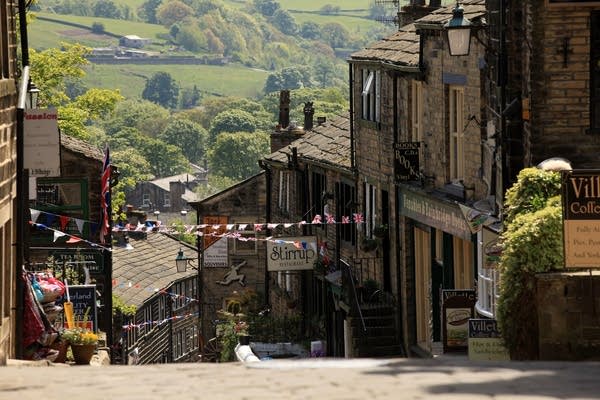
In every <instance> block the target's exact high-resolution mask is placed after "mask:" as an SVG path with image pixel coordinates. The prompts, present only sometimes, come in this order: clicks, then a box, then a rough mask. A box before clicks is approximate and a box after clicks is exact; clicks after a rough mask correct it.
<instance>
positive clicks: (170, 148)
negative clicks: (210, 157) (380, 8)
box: [140, 138, 190, 178]
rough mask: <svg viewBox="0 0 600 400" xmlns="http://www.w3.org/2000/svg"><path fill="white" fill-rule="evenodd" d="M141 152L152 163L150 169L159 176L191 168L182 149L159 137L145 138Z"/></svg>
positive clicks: (179, 172) (178, 172)
mask: <svg viewBox="0 0 600 400" xmlns="http://www.w3.org/2000/svg"><path fill="white" fill-rule="evenodd" d="M140 153H141V154H142V155H143V156H144V158H145V159H146V160H148V162H149V163H150V171H151V172H152V174H153V175H154V176H155V177H157V178H163V177H166V176H171V175H176V174H181V173H183V172H186V171H189V170H190V163H189V161H188V160H187V159H186V158H185V156H184V155H183V154H182V152H181V150H180V149H179V148H178V147H177V146H174V145H172V144H167V143H165V142H163V141H162V140H159V139H154V138H145V139H144V140H143V141H142V143H141V145H140Z"/></svg>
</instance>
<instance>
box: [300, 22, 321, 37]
mask: <svg viewBox="0 0 600 400" xmlns="http://www.w3.org/2000/svg"><path fill="white" fill-rule="evenodd" d="M300 36H302V37H303V38H304V39H310V40H315V39H318V38H320V37H321V27H320V26H319V24H317V23H316V22H313V21H306V22H303V23H302V25H300Z"/></svg>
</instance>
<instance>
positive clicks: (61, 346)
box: [50, 340, 69, 363]
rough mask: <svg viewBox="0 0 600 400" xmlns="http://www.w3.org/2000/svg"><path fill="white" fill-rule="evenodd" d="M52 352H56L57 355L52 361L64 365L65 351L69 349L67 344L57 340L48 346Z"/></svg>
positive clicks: (65, 359)
mask: <svg viewBox="0 0 600 400" xmlns="http://www.w3.org/2000/svg"><path fill="white" fill-rule="evenodd" d="M50 348H51V349H52V350H58V355H57V356H56V359H55V360H54V362H55V363H64V362H65V361H67V350H68V349H69V343H68V342H65V341H64V340H57V341H55V342H54V343H52V345H51V346H50Z"/></svg>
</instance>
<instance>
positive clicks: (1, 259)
mask: <svg viewBox="0 0 600 400" xmlns="http://www.w3.org/2000/svg"><path fill="white" fill-rule="evenodd" d="M15 3H16V2H15V1H5V2H3V3H2V7H3V8H4V10H3V12H2V14H1V15H2V17H1V18H2V24H1V25H0V26H1V28H0V30H1V32H2V38H3V40H2V42H1V43H0V55H1V56H0V101H1V103H0V123H1V127H2V135H0V177H1V178H0V365H4V364H6V360H7V359H8V358H14V357H15V356H16V355H17V354H16V353H18V350H17V347H18V340H19V339H18V327H17V323H18V321H19V317H18V316H17V314H16V313H17V312H18V308H17V307H18V306H21V305H20V304H18V303H17V297H16V293H17V284H16V282H17V279H19V278H20V272H21V271H20V270H21V268H20V266H19V263H20V260H19V258H20V257H19V254H18V251H17V250H18V247H15V246H14V245H13V244H14V243H16V242H17V240H18V238H17V236H16V235H17V232H18V231H19V227H17V221H18V219H17V217H18V216H19V212H18V210H19V209H20V208H22V205H20V203H19V199H18V198H17V194H18V193H17V164H18V161H17V139H18V138H17V132H18V131H19V129H18V127H17V113H16V111H17V110H16V109H17V96H18V93H17V86H18V82H17V72H18V71H17V63H16V60H17V55H16V51H17V37H16V33H15V26H16V24H15V18H16V15H15V14H16V10H17V8H16V4H15ZM19 123H20V124H22V123H23V119H22V117H21V120H20V121H19ZM21 126H22V125H21ZM21 229H23V228H22V227H21ZM18 266H19V267H18Z"/></svg>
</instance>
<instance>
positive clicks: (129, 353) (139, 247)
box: [113, 231, 200, 364]
mask: <svg viewBox="0 0 600 400" xmlns="http://www.w3.org/2000/svg"><path fill="white" fill-rule="evenodd" d="M115 236H116V239H117V242H118V243H119V245H117V246H115V247H114V249H113V291H114V294H115V295H116V296H118V298H119V299H120V300H121V301H122V302H123V303H124V304H125V305H127V306H135V307H136V312H135V315H134V316H133V317H130V318H129V319H124V320H118V321H116V322H115V325H116V326H115V332H116V334H115V337H116V338H117V339H121V341H120V344H121V345H122V362H123V363H125V364H127V363H129V364H155V363H168V362H197V361H198V348H199V343H200V339H199V332H200V331H199V327H200V326H199V314H198V312H199V308H198V302H197V299H198V273H197V270H194V269H193V268H188V269H187V270H186V271H183V272H179V271H178V270H177V268H176V261H175V260H176V257H177V255H178V252H179V251H181V252H182V253H183V256H184V257H185V258H187V259H191V260H194V261H193V262H192V264H193V265H195V262H196V260H197V259H198V253H197V249H196V248H195V247H194V246H190V245H188V244H186V243H183V242H180V241H178V240H176V239H174V238H173V237H170V236H169V235H167V234H164V233H160V232H153V231H144V232H135V231H133V232H127V231H123V232H118V233H116V234H115ZM125 237H126V238H127V240H126V241H125Z"/></svg>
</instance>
